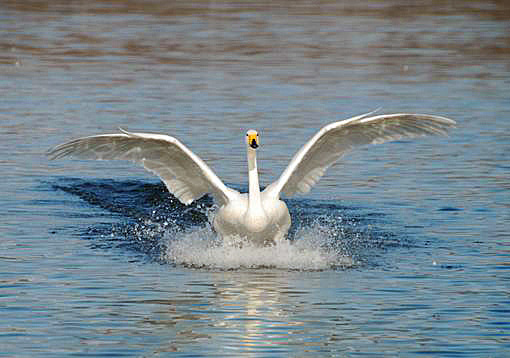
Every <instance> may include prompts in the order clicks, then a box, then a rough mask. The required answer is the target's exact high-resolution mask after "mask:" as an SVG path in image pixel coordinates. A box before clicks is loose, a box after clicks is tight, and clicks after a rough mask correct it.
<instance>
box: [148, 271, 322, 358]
mask: <svg viewBox="0 0 510 358" xmlns="http://www.w3.org/2000/svg"><path fill="white" fill-rule="evenodd" d="M195 274H196V275H197V276H200V279H202V280H200V281H198V280H195V281H193V282H188V283H184V285H183V286H181V287H182V291H181V293H180V294H178V295H175V296H174V297H175V298H174V299H171V300H161V301H159V302H157V301H152V302H147V303H153V304H154V303H155V304H157V306H156V307H157V309H156V310H155V311H154V313H153V314H152V318H151V319H150V320H149V321H150V325H152V326H155V327H158V329H166V330H167V332H166V334H165V335H166V336H167V337H168V341H167V342H165V343H163V344H162V345H161V346H160V348H159V349H158V352H165V351H174V352H183V353H184V352H187V353H189V352H190V351H196V352H199V351H201V352H204V351H205V352H207V355H208V356H224V355H236V354H241V353H242V354H243V355H244V354H248V355H252V354H253V355H258V354H267V353H276V352H281V353H284V352H287V351H289V350H290V346H293V348H292V351H294V352H295V351H296V346H302V347H303V350H306V349H317V348H318V347H321V346H324V345H325V342H324V340H325V339H327V337H325V336H320V335H319V334H313V335H311V334H310V333H311V332H310V329H313V327H314V326H316V327H318V325H320V322H318V321H317V322H315V324H314V322H310V321H309V320H307V322H304V321H303V320H301V319H299V317H301V318H302V317H305V316H306V312H305V311H306V307H307V306H308V305H307V304H305V302H306V300H307V299H306V297H307V295H308V294H309V293H310V292H311V290H313V289H314V288H313V287H300V285H302V284H310V283H311V282H317V280H313V279H312V280H309V279H307V280H303V279H300V275H302V274H303V273H302V272H289V271H283V270H282V271H278V270H272V271H270V270H253V271H248V270H246V271H224V272H209V273H208V272H195ZM306 274H307V275H315V274H317V275H319V274H320V273H306ZM149 321H146V323H147V322H149ZM306 327H308V328H306ZM314 331H315V332H316V333H318V331H317V330H314Z"/></svg>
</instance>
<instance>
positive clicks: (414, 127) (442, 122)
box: [48, 112, 455, 245]
mask: <svg viewBox="0 0 510 358" xmlns="http://www.w3.org/2000/svg"><path fill="white" fill-rule="evenodd" d="M372 113H373V112H371V113H367V114H363V115H360V116H356V117H353V118H350V119H347V120H343V121H339V122H335V123H331V124H329V125H327V126H325V127H323V128H322V129H321V130H320V131H319V132H317V133H316V134H315V135H314V136H313V137H312V138H311V139H310V140H309V141H308V142H306V143H305V145H304V146H303V147H302V148H301V149H300V150H299V151H298V152H297V153H296V154H295V155H294V157H293V158H292V160H291V161H290V163H289V165H288V166H287V168H286V169H285V170H284V171H283V173H282V174H281V176H280V177H279V178H278V180H276V181H275V182H274V183H272V184H271V185H269V186H268V187H267V188H266V189H265V190H264V191H262V192H261V191H260V187H259V177H258V172H257V160H256V151H257V148H258V147H259V136H258V133H257V132H256V131H254V130H249V131H248V132H247V133H246V149H247V155H248V181H249V190H248V194H241V193H239V192H238V191H236V190H234V189H231V188H228V187H226V186H225V184H223V182H222V181H221V180H220V179H219V178H218V176H216V174H214V172H213V171H212V170H211V169H210V168H209V166H208V165H207V164H206V163H205V162H204V161H203V160H202V159H200V158H199V157H198V156H196V155H195V154H193V153H192V152H191V151H190V150H189V149H188V148H187V147H186V146H185V145H184V144H182V143H181V142H180V141H178V140H177V139H175V138H173V137H170V136H167V135H161V134H147V133H131V132H127V131H124V130H121V133H119V134H102V135H96V136H91V137H85V138H79V139H75V140H73V141H70V142H68V143H64V144H61V145H59V146H57V147H55V148H54V149H52V150H50V151H49V152H48V155H49V156H50V157H51V159H57V158H61V157H65V156H74V157H78V158H84V159H121V160H130V161H133V162H136V163H141V164H143V166H144V167H145V168H146V169H147V170H149V171H151V172H153V173H154V174H156V175H157V176H159V177H160V178H161V180H163V182H164V183H165V185H166V187H167V188H168V190H169V191H170V192H171V193H172V194H173V195H175V196H176V197H177V198H178V199H179V200H180V201H181V202H182V203H184V204H186V205H188V204H190V203H191V202H192V201H194V200H196V199H199V198H200V197H201V196H203V195H204V194H206V193H210V194H211V195H212V196H213V198H214V199H215V201H216V202H217V204H218V206H219V209H218V210H217V212H216V213H215V216H214V219H213V226H214V229H215V230H216V232H217V233H218V234H219V235H220V236H221V237H222V238H223V239H227V240H228V239H233V238H246V239H248V240H250V241H253V242H254V243H257V244H261V245H266V244H271V243H273V242H275V241H278V240H282V239H283V238H284V237H285V235H286V234H287V231H288V229H289V227H290V223H291V220H290V215H289V210H288V209H287V206H286V205H285V203H284V202H283V201H282V200H280V196H281V194H282V193H284V194H285V195H286V196H291V195H293V194H295V193H306V192H308V191H309V190H310V188H311V187H312V186H313V185H314V184H315V183H316V182H317V181H318V180H319V179H320V177H321V176H322V175H323V174H324V172H325V171H326V169H327V168H328V167H329V166H330V165H332V164H333V163H334V162H335V161H336V160H337V159H339V158H340V157H341V156H342V155H343V154H344V153H346V152H347V151H349V150H351V149H352V148H354V147H356V146H359V145H364V144H379V143H384V142H386V141H391V140H398V139H401V138H412V137H417V136H422V135H427V134H439V135H446V133H447V130H448V128H450V127H453V126H454V125H455V122H454V121H453V120H451V119H448V118H444V117H439V116H432V115H422V114H389V115H378V116H371V115H372Z"/></svg>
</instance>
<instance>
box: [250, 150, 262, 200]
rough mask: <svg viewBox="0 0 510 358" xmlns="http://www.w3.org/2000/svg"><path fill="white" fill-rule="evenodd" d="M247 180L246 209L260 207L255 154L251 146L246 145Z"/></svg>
mask: <svg viewBox="0 0 510 358" xmlns="http://www.w3.org/2000/svg"><path fill="white" fill-rule="evenodd" d="M248 182H249V187H248V209H252V210H253V209H255V208H257V209H258V208H261V207H262V205H261V202H260V186H259V173H258V171H257V155H256V151H255V149H253V148H251V147H248Z"/></svg>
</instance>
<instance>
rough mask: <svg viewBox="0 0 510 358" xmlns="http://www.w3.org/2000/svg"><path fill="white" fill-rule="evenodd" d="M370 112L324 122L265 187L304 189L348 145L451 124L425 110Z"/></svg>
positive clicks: (272, 191)
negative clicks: (385, 113) (336, 120)
mask: <svg viewBox="0 0 510 358" xmlns="http://www.w3.org/2000/svg"><path fill="white" fill-rule="evenodd" d="M372 113H373V112H371V113H367V114H364V115H361V116H357V117H353V118H350V119H346V120H344V121H339V122H335V123H331V124H328V125H327V126H325V127H323V128H322V129H321V130H320V131H319V132H317V134H315V135H314V136H313V137H312V138H311V139H310V140H309V141H308V142H307V143H305V145H304V146H303V147H302V148H301V149H300V150H299V151H298V152H297V153H296V155H294V157H293V158H292V160H291V161H290V163H289V165H288V166H287V168H286V169H285V170H284V171H283V173H282V175H281V176H280V178H279V179H278V180H277V181H275V182H274V183H272V184H271V185H269V186H268V187H267V188H266V192H267V193H268V194H269V195H271V196H275V197H278V196H279V195H280V193H284V194H286V195H288V196H290V195H293V194H295V193H306V192H308V191H309V190H310V189H311V187H312V186H313V185H314V184H315V183H317V181H319V179H320V178H321V177H322V175H324V173H325V171H326V169H327V168H328V167H329V166H330V165H332V164H333V163H334V162H336V161H337V160H338V159H339V158H340V157H341V156H342V155H343V154H345V153H346V152H348V151H350V150H351V149H353V148H355V147H358V146H361V145H365V144H380V143H384V142H387V141H393V140H399V139H402V138H413V137H418V136H423V135H428V134H439V135H446V133H447V130H448V129H449V128H450V127H453V126H454V125H455V122H454V121H452V120H451V119H448V118H444V117H439V116H432V115H425V114H387V115H379V116H372V117H370V115H371V114H372Z"/></svg>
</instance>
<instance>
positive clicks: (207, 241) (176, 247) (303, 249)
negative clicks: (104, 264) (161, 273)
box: [164, 227, 355, 270]
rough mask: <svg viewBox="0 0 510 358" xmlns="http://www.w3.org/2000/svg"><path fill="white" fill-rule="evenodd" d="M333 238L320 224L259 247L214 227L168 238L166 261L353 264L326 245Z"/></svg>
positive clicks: (223, 265)
mask: <svg viewBox="0 0 510 358" xmlns="http://www.w3.org/2000/svg"><path fill="white" fill-rule="evenodd" d="M328 241H329V238H328V237H327V235H326V236H324V235H323V233H321V230H320V229H318V228H317V227H311V228H309V229H303V230H300V231H299V232H298V233H297V234H296V237H295V239H294V240H292V241H290V240H284V241H282V242H279V243H277V244H276V245H274V246H267V247H258V246H255V245H253V244H250V243H249V242H242V243H240V242H237V243H236V244H228V243H224V242H223V241H222V240H221V239H219V238H218V237H217V236H216V234H215V233H214V232H213V231H212V230H211V229H210V227H204V228H199V229H195V230H193V231H188V232H181V233H177V234H176V235H175V236H174V235H172V237H168V246H167V250H166V253H165V254H164V255H165V258H164V259H165V260H166V261H167V262H171V263H174V264H177V265H183V266H188V267H195V268H209V269H211V268H214V269H222V270H230V269H241V268H278V269H290V270H326V269H331V268H338V267H352V266H354V265H355V262H354V260H353V259H352V258H351V257H349V256H347V255H343V254H341V253H340V251H339V250H337V249H334V248H332V247H331V246H329V245H326V244H327V242H328Z"/></svg>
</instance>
